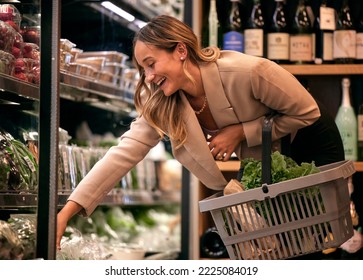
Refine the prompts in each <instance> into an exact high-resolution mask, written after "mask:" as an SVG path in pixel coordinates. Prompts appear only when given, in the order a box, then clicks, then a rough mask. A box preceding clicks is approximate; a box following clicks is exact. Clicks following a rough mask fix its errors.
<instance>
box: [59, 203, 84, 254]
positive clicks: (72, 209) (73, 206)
mask: <svg viewBox="0 0 363 280" xmlns="http://www.w3.org/2000/svg"><path fill="white" fill-rule="evenodd" d="M81 209H82V206H81V205H79V204H78V203H76V202H74V201H68V202H67V203H66V205H64V207H63V209H62V210H61V211H60V212H59V213H58V215H57V239H56V247H57V250H60V249H61V246H60V243H61V240H62V237H63V234H64V231H65V230H66V227H67V223H68V221H69V220H70V219H71V218H72V217H73V216H74V215H75V214H77V213H78V212H79V211H81Z"/></svg>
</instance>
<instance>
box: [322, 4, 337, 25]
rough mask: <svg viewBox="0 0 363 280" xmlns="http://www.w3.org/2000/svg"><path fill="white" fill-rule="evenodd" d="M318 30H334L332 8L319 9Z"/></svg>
mask: <svg viewBox="0 0 363 280" xmlns="http://www.w3.org/2000/svg"><path fill="white" fill-rule="evenodd" d="M320 29H322V30H335V10H334V8H329V7H320Z"/></svg>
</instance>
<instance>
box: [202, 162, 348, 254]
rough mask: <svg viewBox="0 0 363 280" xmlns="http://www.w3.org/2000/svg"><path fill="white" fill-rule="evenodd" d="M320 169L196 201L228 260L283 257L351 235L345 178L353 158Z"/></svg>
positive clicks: (336, 244)
mask: <svg viewBox="0 0 363 280" xmlns="http://www.w3.org/2000/svg"><path fill="white" fill-rule="evenodd" d="M319 169H320V171H321V172H319V173H316V174H312V175H307V176H304V177H300V178H297V179H292V180H288V181H284V182H280V183H276V184H270V185H267V184H265V185H264V187H260V188H257V189H253V190H247V191H244V192H239V193H235V194H231V195H226V196H223V192H219V193H217V194H215V195H213V196H211V197H208V198H206V199H204V200H202V201H200V202H199V207H200V211H201V212H207V211H210V213H211V215H212V217H213V220H214V223H215V225H216V227H217V230H218V232H219V234H220V236H221V238H222V240H223V242H224V244H225V246H226V248H227V251H228V254H229V257H230V258H231V259H287V258H292V257H297V256H301V255H305V254H309V253H313V252H317V251H322V250H325V249H328V248H333V247H339V246H340V245H341V244H343V243H344V242H345V241H346V240H348V239H349V238H350V237H352V236H353V226H352V220H351V216H350V208H349V205H350V197H349V193H348V183H347V179H348V177H349V176H351V175H352V174H353V173H354V172H355V168H354V164H353V163H352V161H341V162H337V163H333V164H328V165H324V166H321V167H319Z"/></svg>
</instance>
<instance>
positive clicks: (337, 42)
mask: <svg viewBox="0 0 363 280" xmlns="http://www.w3.org/2000/svg"><path fill="white" fill-rule="evenodd" d="M333 57H334V58H355V57H356V31H355V30H335V31H334V45H333Z"/></svg>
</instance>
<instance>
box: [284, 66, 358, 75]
mask: <svg viewBox="0 0 363 280" xmlns="http://www.w3.org/2000/svg"><path fill="white" fill-rule="evenodd" d="M280 65H281V66H282V67H283V68H285V69H286V70H287V71H289V72H290V73H291V74H293V75H340V76H342V75H343V76H344V75H362V74H363V64H322V65H315V64H314V65H312V64H305V65H289V64H280Z"/></svg>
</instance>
